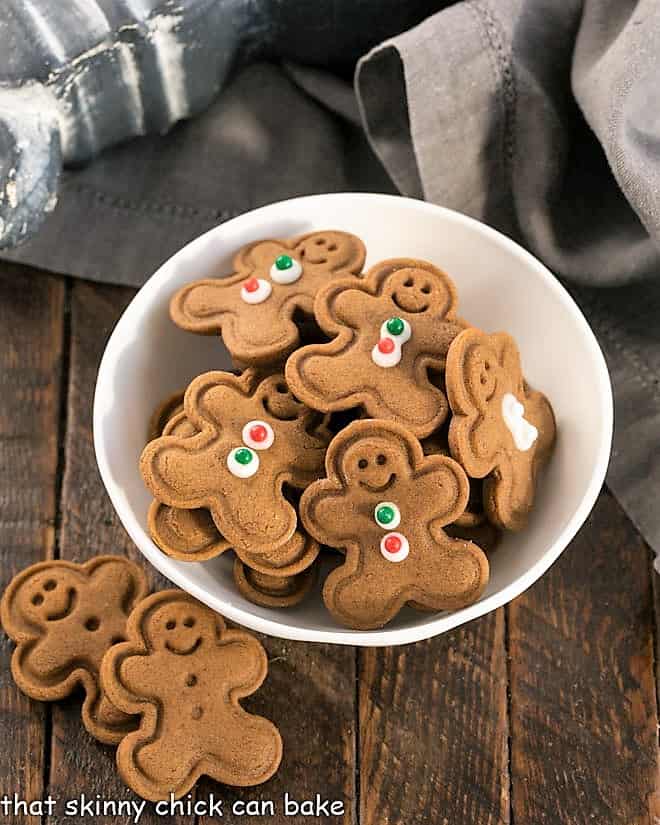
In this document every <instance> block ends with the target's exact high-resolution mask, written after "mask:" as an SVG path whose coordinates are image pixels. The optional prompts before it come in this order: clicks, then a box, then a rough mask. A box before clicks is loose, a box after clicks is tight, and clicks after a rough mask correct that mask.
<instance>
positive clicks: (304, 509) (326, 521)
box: [299, 479, 354, 547]
mask: <svg viewBox="0 0 660 825" xmlns="http://www.w3.org/2000/svg"><path fill="white" fill-rule="evenodd" d="M299 509H300V518H301V520H302V523H303V524H304V526H305V529H306V530H307V532H308V533H309V534H310V535H312V536H313V537H314V538H315V539H317V541H320V542H321V544H327V545H329V546H330V547H344V546H345V545H346V543H347V542H348V541H349V540H350V539H351V535H352V532H354V531H352V530H351V526H350V521H351V516H350V513H351V504H350V500H349V497H348V494H347V492H346V490H342V489H341V488H338V487H336V486H335V485H333V484H332V482H330V481H328V480H327V479H322V480H321V481H317V482H315V483H314V484H311V485H310V486H309V487H308V488H307V489H306V490H305V492H304V493H303V495H302V498H301V499H300V508H299Z"/></svg>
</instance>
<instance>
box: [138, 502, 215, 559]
mask: <svg viewBox="0 0 660 825" xmlns="http://www.w3.org/2000/svg"><path fill="white" fill-rule="evenodd" d="M147 524H148V526H149V533H150V535H151V538H152V539H153V540H154V542H155V543H156V544H157V545H158V547H159V548H160V549H161V550H162V551H163V553H165V555H166V556H170V558H173V559H177V560H178V561H208V560H209V559H214V558H215V557H216V556H219V555H221V554H222V553H225V552H226V551H227V550H229V549H230V544H229V542H228V541H227V539H226V538H225V537H224V536H223V535H221V534H220V532H219V531H218V528H217V527H216V526H215V524H214V522H213V519H212V518H211V514H210V513H209V511H208V510H202V509H200V510H184V509H182V508H179V507H168V506H167V504H161V503H160V502H159V501H154V502H152V504H151V507H150V508H149V514H148V516H147Z"/></svg>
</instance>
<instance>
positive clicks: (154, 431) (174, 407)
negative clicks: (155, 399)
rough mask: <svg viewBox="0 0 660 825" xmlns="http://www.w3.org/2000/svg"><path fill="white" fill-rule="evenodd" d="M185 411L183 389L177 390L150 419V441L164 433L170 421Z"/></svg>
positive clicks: (158, 407)
mask: <svg viewBox="0 0 660 825" xmlns="http://www.w3.org/2000/svg"><path fill="white" fill-rule="evenodd" d="M181 412H183V390H181V392H175V393H173V394H172V395H170V396H169V398H166V399H165V400H164V401H161V403H160V404H159V405H158V406H157V407H156V409H155V410H154V412H153V415H152V416H151V419H150V421H149V437H148V439H147V440H148V441H153V439H154V438H158V436H159V435H162V434H163V430H164V429H165V427H166V425H167V424H168V422H169V421H170V420H171V419H172V418H174V417H175V416H177V415H178V414H179V413H181Z"/></svg>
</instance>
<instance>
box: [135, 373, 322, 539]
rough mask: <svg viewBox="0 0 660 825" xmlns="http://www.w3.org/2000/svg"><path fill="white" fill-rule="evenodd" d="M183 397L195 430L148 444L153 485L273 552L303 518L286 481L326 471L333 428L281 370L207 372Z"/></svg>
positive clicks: (300, 483) (160, 496) (146, 471)
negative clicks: (291, 388)
mask: <svg viewBox="0 0 660 825" xmlns="http://www.w3.org/2000/svg"><path fill="white" fill-rule="evenodd" d="M184 404H185V416H186V418H187V419H188V421H189V422H190V424H191V425H192V427H193V428H194V430H195V434H194V435H192V436H189V437H187V436H184V437H179V436H176V435H171V436H165V437H162V438H159V439H156V440H155V441H152V442H151V443H150V444H149V445H147V447H146V448H145V450H144V452H143V455H142V459H141V470H142V475H143V478H144V480H145V482H146V484H147V486H148V487H149V489H150V490H151V491H152V493H153V494H154V497H155V498H156V499H157V500H158V501H159V502H161V503H163V504H166V505H168V506H170V507H175V508H183V509H206V510H208V511H209V512H210V513H211V516H212V518H213V521H214V522H215V525H216V527H217V529H218V531H219V532H220V533H221V534H222V536H223V537H224V538H225V539H226V540H227V542H228V543H229V545H231V546H232V547H233V548H234V549H235V550H236V551H237V552H238V553H240V552H242V551H246V552H250V553H252V554H257V555H258V554H261V553H265V554H272V553H273V551H275V550H277V549H278V548H280V547H282V546H283V545H285V544H286V543H287V542H289V541H290V540H291V538H292V536H293V535H294V531H295V529H296V526H297V522H298V519H297V514H296V511H295V508H294V507H293V506H292V504H291V503H290V502H289V501H288V499H287V498H286V497H285V496H284V493H283V486H284V484H285V483H287V484H290V485H292V486H293V487H299V488H304V487H305V486H306V485H307V484H309V483H310V481H312V480H314V479H315V478H318V476H319V474H320V473H321V471H322V466H323V456H324V454H325V448H326V445H327V443H328V441H329V437H330V436H329V433H327V431H326V430H325V428H324V426H323V424H322V421H321V419H320V417H319V415H318V413H315V412H313V411H311V410H309V409H308V408H307V407H305V405H304V404H302V403H301V402H299V401H297V400H296V399H295V398H294V397H293V396H292V395H291V393H290V392H289V389H288V387H287V385H286V382H285V380H284V376H283V375H281V374H276V375H272V376H269V377H267V378H263V379H260V378H259V376H258V375H257V373H256V372H254V371H247V372H245V373H244V374H243V375H242V376H240V377H237V376H235V375H231V374H229V373H222V372H212V373H206V374H205V375H201V376H199V377H198V378H196V379H195V380H194V381H193V382H192V383H191V384H190V387H189V388H188V390H187V392H186V396H185V402H184Z"/></svg>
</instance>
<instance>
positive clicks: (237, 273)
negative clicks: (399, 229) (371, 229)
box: [170, 230, 365, 365]
mask: <svg viewBox="0 0 660 825" xmlns="http://www.w3.org/2000/svg"><path fill="white" fill-rule="evenodd" d="M364 258H365V249H364V244H363V243H362V241H361V240H360V239H359V238H357V237H356V236H355V235H350V234H348V233H347V232H335V231H330V230H329V231H327V232H312V233H310V234H309V235H303V236H301V237H299V238H294V239H293V240H265V241H257V242H255V243H251V244H248V245H247V246H245V247H243V248H242V249H241V250H240V251H239V252H238V254H237V255H236V256H235V258H234V274H233V275H229V276H228V277H225V278H211V279H207V280H202V281H196V282H194V283H192V284H189V285H188V286H186V287H184V288H183V289H181V290H179V292H177V294H176V295H175V296H174V298H173V299H172V302H171V305H170V315H171V317H172V320H173V321H174V323H175V324H177V326H180V327H182V328H183V329H187V330H190V331H191V332H198V333H202V334H206V335H209V334H213V333H220V334H221V335H222V340H223V342H224V343H225V346H226V347H227V349H228V350H229V352H230V353H231V355H232V357H233V358H234V359H235V360H236V362H237V363H239V364H244V365H245V364H249V365H257V364H270V363H274V362H277V361H280V360H282V359H283V358H285V357H286V356H287V355H288V354H289V353H290V352H291V351H292V350H294V349H295V348H296V347H297V346H298V344H299V342H300V331H299V328H298V325H297V323H296V321H297V316H298V315H302V316H303V317H304V316H312V314H313V305H314V297H315V296H316V293H317V292H318V290H319V289H320V287H322V286H323V285H324V284H325V283H327V282H328V281H329V280H334V279H335V278H340V277H343V276H345V275H351V274H356V273H359V272H360V271H361V270H362V266H363V264H364Z"/></svg>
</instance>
